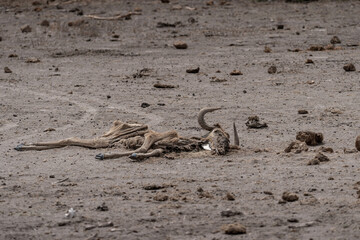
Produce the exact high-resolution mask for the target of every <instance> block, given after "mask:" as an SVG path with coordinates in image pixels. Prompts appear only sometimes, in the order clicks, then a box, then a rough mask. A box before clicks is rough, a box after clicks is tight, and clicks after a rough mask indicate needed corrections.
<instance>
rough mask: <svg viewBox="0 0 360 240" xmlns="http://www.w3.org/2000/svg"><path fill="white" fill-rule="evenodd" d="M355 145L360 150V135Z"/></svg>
mask: <svg viewBox="0 0 360 240" xmlns="http://www.w3.org/2000/svg"><path fill="white" fill-rule="evenodd" d="M355 147H356V149H357V150H358V151H360V135H359V136H358V137H357V138H356V141H355Z"/></svg>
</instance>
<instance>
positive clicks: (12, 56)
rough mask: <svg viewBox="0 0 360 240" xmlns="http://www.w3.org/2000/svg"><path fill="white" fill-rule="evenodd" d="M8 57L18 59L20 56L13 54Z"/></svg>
mask: <svg viewBox="0 0 360 240" xmlns="http://www.w3.org/2000/svg"><path fill="white" fill-rule="evenodd" d="M8 57H9V58H15V57H18V55H17V54H15V53H12V54H10V55H9V56H8Z"/></svg>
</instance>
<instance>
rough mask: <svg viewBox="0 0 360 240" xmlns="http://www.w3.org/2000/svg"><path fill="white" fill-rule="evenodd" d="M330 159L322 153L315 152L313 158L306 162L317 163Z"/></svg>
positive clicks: (309, 163)
mask: <svg viewBox="0 0 360 240" xmlns="http://www.w3.org/2000/svg"><path fill="white" fill-rule="evenodd" d="M328 161H330V159H329V158H328V157H327V156H325V155H324V154H322V153H320V152H319V153H317V154H316V156H315V157H314V159H312V160H310V161H309V162H308V165H319V164H320V163H321V162H328Z"/></svg>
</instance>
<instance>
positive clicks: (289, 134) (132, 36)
mask: <svg viewBox="0 0 360 240" xmlns="http://www.w3.org/2000/svg"><path fill="white" fill-rule="evenodd" d="M134 11H136V13H141V15H132V16H131V17H130V19H119V20H115V21H108V20H96V19H92V18H88V17H86V15H89V14H91V15H98V16H114V15H119V14H121V15H123V14H127V13H129V12H134ZM359 12H360V2H359V1H315V2H309V3H293V2H284V1H251V0H248V1H245V0H243V1H240V0H239V1H235V0H233V1H228V2H225V1H222V2H221V1H217V0H215V1H214V2H213V4H211V3H210V4H206V1H180V0H179V1H174V0H170V3H162V2H161V1H160V0H149V1H140V0H139V1H130V0H129V1H114V0H103V1H86V0H78V1H76V0H75V1H74V0H73V1H59V0H53V1H51V0H49V1H48V3H46V1H44V0H38V1H20V0H17V1H10V0H8V1H5V0H2V1H1V3H0V37H1V41H0V47H1V51H0V57H1V73H0V113H1V115H0V154H1V162H0V166H1V167H0V238H1V239H359V238H360V202H359V198H358V196H359V195H360V194H359V195H358V194H357V191H358V190H359V189H360V182H359V181H360V178H359V171H360V166H359V160H360V153H359V152H355V151H353V152H352V151H351V149H354V143H355V138H356V136H357V135H359V134H360V132H359V131H360V130H359V127H360V120H359V119H360V105H359V100H360V94H359V89H360V88H359V86H360V72H359V70H356V71H352V72H346V71H344V69H343V66H344V65H345V64H347V63H353V64H354V65H355V67H357V68H358V69H360V64H359V62H360V47H359V43H360V40H359V39H360V24H359V23H360V14H359ZM44 20H47V21H48V24H47V23H46V22H43V21H44ZM41 23H43V24H41ZM26 25H29V27H30V28H31V31H29V30H30V29H29V28H26ZM42 25H44V26H42ZM23 31H24V32H23ZM335 35H336V36H338V37H339V38H340V40H341V43H338V44H336V45H335V50H331V49H330V50H329V49H328V50H324V51H310V50H309V48H310V47H311V46H313V45H321V46H327V45H328V44H330V40H331V38H332V37H333V36H335ZM175 41H184V42H186V43H187V45H188V48H187V49H175V47H174V46H173V43H174V42H175ZM265 47H269V48H270V49H271V51H270V52H264V49H265ZM296 49H297V50H296ZM307 59H311V60H312V61H313V64H310V63H309V64H306V63H305V62H306V60H307ZM272 65H274V66H276V68H277V72H276V73H275V74H269V73H268V68H269V67H270V66H272ZM5 67H8V68H9V69H10V71H12V72H11V73H6V72H9V70H7V71H6V72H5V69H4V68H5ZM193 67H200V72H199V73H197V74H190V73H186V69H188V68H193ZM3 69H4V70H3ZM144 69H145V70H144ZM233 70H238V71H241V72H242V73H243V75H237V76H233V75H230V72H232V71H233ZM158 82H159V83H161V84H169V85H174V86H175V88H171V89H168V88H165V89H160V88H155V87H154V84H155V83H158ZM142 103H147V104H149V106H148V107H146V108H144V107H141V105H142ZM203 107H222V110H221V111H218V112H214V113H211V114H209V115H208V116H207V119H208V121H209V122H212V123H215V122H219V123H221V124H222V125H223V127H224V128H226V129H227V130H228V131H229V132H230V131H231V126H232V122H233V121H235V122H236V123H237V126H238V132H239V135H240V144H241V150H239V151H238V152H235V153H232V154H229V155H227V156H212V155H207V156H198V155H196V154H188V155H182V156H180V157H177V158H175V159H166V158H151V159H148V160H146V161H143V162H133V161H131V160H130V159H129V158H127V157H123V158H120V159H116V160H109V161H98V160H96V159H94V156H95V155H96V154H97V153H99V152H108V151H112V152H113V151H115V150H114V149H109V150H108V149H105V150H92V149H85V148H79V147H66V148H63V149H54V150H47V151H28V152H17V151H15V150H14V149H13V148H14V147H15V146H16V145H17V144H19V143H26V142H27V143H29V142H36V141H46V140H57V139H62V138H67V137H71V136H78V137H87V138H89V137H95V136H99V135H101V134H102V133H104V132H105V131H107V130H108V128H109V127H110V126H111V123H112V122H113V121H114V120H116V119H120V120H123V121H136V122H141V123H147V124H149V125H150V126H151V128H152V129H154V130H157V131H166V130H170V129H176V130H178V131H179V132H180V133H181V134H182V135H183V136H201V135H203V134H205V131H203V130H201V129H200V127H199V126H198V124H197V121H196V115H197V112H198V111H199V110H200V109H201V108H203ZM300 109H304V110H307V111H308V114H302V115H300V114H298V110H300ZM252 115H257V116H259V117H260V119H261V121H265V122H266V123H267V124H268V126H269V127H268V128H264V129H248V128H247V127H246V125H245V122H246V120H247V118H248V117H249V116H252ZM51 130H52V131H51ZM301 130H312V131H316V132H321V133H323V135H324V144H323V146H317V147H310V148H309V151H307V152H302V153H298V154H295V153H285V152H284V149H285V148H286V147H287V146H288V145H289V143H290V142H291V141H293V140H295V136H296V133H297V132H298V131H301ZM321 147H331V148H332V149H333V150H334V152H333V153H328V152H327V153H324V154H325V155H326V156H328V157H329V159H330V161H329V162H322V163H321V164H320V165H315V166H308V165H307V163H308V161H309V160H311V159H313V158H314V156H315V155H316V153H317V152H318V151H319V150H320V148H321ZM344 148H346V149H348V151H347V153H344ZM349 150H350V153H348V152H349ZM119 151H120V150H119ZM286 191H287V192H292V193H294V194H296V195H297V196H298V200H297V201H294V202H286V201H283V200H282V195H283V193H284V192H286ZM70 208H73V209H74V210H75V211H76V212H75V216H74V217H73V218H66V217H65V213H66V212H67V211H68V210H69V209H70ZM232 223H240V224H242V225H244V226H245V227H246V234H243V235H236V236H232V235H227V234H225V232H224V230H223V229H222V227H223V225H226V224H232Z"/></svg>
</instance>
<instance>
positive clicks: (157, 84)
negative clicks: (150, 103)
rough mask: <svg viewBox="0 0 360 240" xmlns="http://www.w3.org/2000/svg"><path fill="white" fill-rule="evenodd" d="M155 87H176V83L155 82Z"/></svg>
mask: <svg viewBox="0 0 360 240" xmlns="http://www.w3.org/2000/svg"><path fill="white" fill-rule="evenodd" d="M154 87H155V88H176V86H175V85H170V84H163V83H155V84H154Z"/></svg>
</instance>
